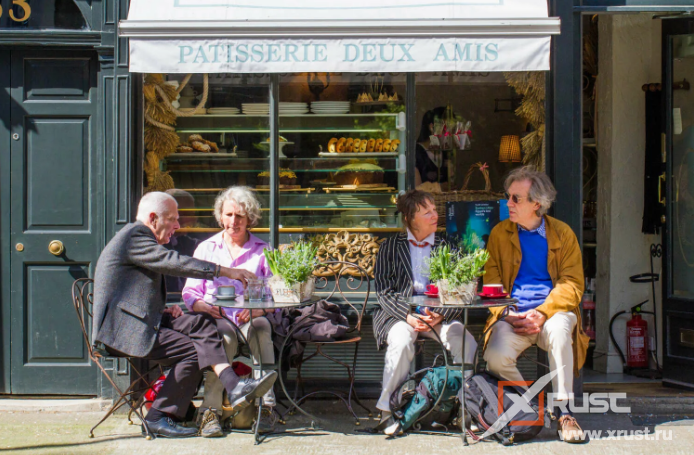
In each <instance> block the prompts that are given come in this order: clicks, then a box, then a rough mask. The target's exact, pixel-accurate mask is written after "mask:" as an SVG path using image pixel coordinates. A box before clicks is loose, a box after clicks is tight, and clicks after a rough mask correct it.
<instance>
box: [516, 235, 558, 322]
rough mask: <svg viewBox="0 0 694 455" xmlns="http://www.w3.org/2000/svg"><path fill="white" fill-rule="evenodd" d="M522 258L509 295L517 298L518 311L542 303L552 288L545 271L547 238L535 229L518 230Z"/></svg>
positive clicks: (549, 278)
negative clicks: (530, 230) (531, 230)
mask: <svg viewBox="0 0 694 455" xmlns="http://www.w3.org/2000/svg"><path fill="white" fill-rule="evenodd" d="M518 238H519V239H520V245H521V252H522V255H523V256H522V259H521V264H520V269H519V270H518V276H516V281H514V282H513V291H512V292H511V295H512V296H513V297H515V298H517V299H518V311H519V312H524V311H528V310H532V309H535V308H537V307H538V306H540V305H542V304H543V303H544V302H545V299H546V298H547V296H548V295H549V293H550V291H551V290H552V277H550V276H549V272H548V271H547V251H548V247H547V239H546V238H544V237H542V236H541V235H540V234H539V233H538V232H537V231H534V232H529V231H524V230H520V229H519V231H518Z"/></svg>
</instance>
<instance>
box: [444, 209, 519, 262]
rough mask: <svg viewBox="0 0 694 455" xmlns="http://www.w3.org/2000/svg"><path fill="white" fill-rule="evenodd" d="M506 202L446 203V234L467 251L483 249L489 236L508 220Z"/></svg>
mask: <svg viewBox="0 0 694 455" xmlns="http://www.w3.org/2000/svg"><path fill="white" fill-rule="evenodd" d="M506 203H507V201H506V200H498V201H460V202H447V203H446V233H447V234H448V237H449V239H450V240H451V241H453V242H458V243H460V244H461V246H462V247H463V248H465V249H466V250H468V251H472V250H475V249H477V248H485V247H486V245H487V241H488V240H489V234H490V233H491V232H492V229H493V228H494V226H496V225H497V224H498V223H499V221H502V220H505V219H506V218H508V206H507V204H506Z"/></svg>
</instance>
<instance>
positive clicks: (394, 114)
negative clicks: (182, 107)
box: [177, 101, 402, 122]
mask: <svg viewBox="0 0 694 455" xmlns="http://www.w3.org/2000/svg"><path fill="white" fill-rule="evenodd" d="M390 103H402V101H397V102H395V101H390ZM381 104H384V103H383V102H374V103H359V104H355V106H376V105H381ZM397 116H398V114H397V113H373V114H369V113H359V114H353V113H351V112H348V113H345V114H314V113H313V112H310V113H307V114H282V113H280V117H287V118H315V117H322V118H332V117H397ZM214 117H221V118H268V117H269V114H268V115H258V114H201V115H196V116H195V117H194V118H214ZM187 118H191V117H178V119H177V121H179V122H180V121H181V119H187Z"/></svg>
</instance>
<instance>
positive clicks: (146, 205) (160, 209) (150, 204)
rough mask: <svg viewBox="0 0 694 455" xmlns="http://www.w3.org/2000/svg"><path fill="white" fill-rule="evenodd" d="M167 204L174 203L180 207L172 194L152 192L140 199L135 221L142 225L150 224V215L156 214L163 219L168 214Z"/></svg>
mask: <svg viewBox="0 0 694 455" xmlns="http://www.w3.org/2000/svg"><path fill="white" fill-rule="evenodd" d="M167 202H173V203H174V204H176V207H178V202H176V199H174V198H173V196H171V195H170V194H166V193H162V192H160V191H152V192H150V193H147V194H145V195H144V196H142V199H140V203H139V204H138V206H137V215H136V216H135V219H136V220H137V221H140V222H142V223H147V222H149V214H150V213H156V214H157V216H158V217H161V216H162V215H164V213H166V211H167V207H166V203H167Z"/></svg>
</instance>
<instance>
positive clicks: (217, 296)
mask: <svg viewBox="0 0 694 455" xmlns="http://www.w3.org/2000/svg"><path fill="white" fill-rule="evenodd" d="M214 297H215V298H217V299H219V300H234V299H235V298H236V297H238V295H236V294H234V295H217V294H214Z"/></svg>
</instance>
